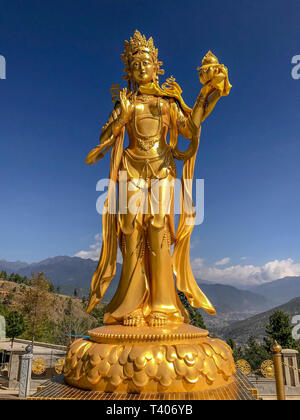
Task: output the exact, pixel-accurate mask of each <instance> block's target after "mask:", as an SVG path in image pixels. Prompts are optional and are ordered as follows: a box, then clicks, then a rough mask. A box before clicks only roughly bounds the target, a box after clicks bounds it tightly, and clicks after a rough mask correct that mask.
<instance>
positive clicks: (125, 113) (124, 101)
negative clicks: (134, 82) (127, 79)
mask: <svg viewBox="0 0 300 420" xmlns="http://www.w3.org/2000/svg"><path fill="white" fill-rule="evenodd" d="M120 105H121V114H120V118H121V119H122V120H123V121H124V122H125V124H126V123H127V122H128V121H129V120H130V118H131V115H132V112H133V109H134V105H133V104H132V103H131V102H130V100H129V99H128V97H127V89H126V88H125V89H122V90H121V91H120Z"/></svg>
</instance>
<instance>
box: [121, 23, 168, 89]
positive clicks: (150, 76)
mask: <svg viewBox="0 0 300 420" xmlns="http://www.w3.org/2000/svg"><path fill="white" fill-rule="evenodd" d="M121 57H122V60H123V61H124V63H125V69H124V72H125V73H126V75H125V76H124V77H123V78H124V79H125V80H128V84H129V89H131V83H132V84H133V89H136V87H137V85H138V86H139V85H144V84H147V83H150V82H155V83H158V76H159V74H164V70H162V69H160V66H161V65H162V62H161V61H158V49H157V48H155V46H154V43H153V39H152V37H150V38H149V39H148V40H147V39H146V37H145V35H142V34H141V33H140V32H139V31H138V30H136V31H135V33H134V35H133V37H131V38H130V41H125V43H124V54H121Z"/></svg>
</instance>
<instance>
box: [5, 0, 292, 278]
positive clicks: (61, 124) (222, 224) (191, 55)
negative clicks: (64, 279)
mask: <svg viewBox="0 0 300 420" xmlns="http://www.w3.org/2000/svg"><path fill="white" fill-rule="evenodd" d="M149 4H150V3H149V2H146V1H143V0H140V1H135V0H130V1H126V0H116V1H91V0H87V1H72V2H71V1H56V0H54V1H51V2H50V1H32V0H27V1H26V2H25V1H10V2H4V4H3V2H2V5H1V8H0V54H1V55H3V56H4V57H5V59H6V64H7V79H6V80H0V93H1V94H0V110H1V114H0V115H1V117H0V118H1V120H0V121H1V135H0V141H1V165H0V173H1V178H0V179H1V218H0V238H1V241H0V258H4V259H7V260H22V261H28V262H32V261H39V260H41V259H44V258H47V257H52V256H56V255H74V254H76V253H78V252H80V251H90V246H91V245H93V244H94V248H92V249H94V250H95V239H94V237H95V235H96V234H97V233H99V232H100V231H101V220H100V216H99V215H98V213H97V212H96V208H95V203H96V199H97V197H98V196H99V192H97V191H96V189H95V186H96V182H97V181H98V180H99V179H100V178H102V177H106V176H107V174H108V168H109V158H108V155H107V156H106V159H105V160H103V161H101V163H100V164H98V165H94V166H87V165H85V163H84V160H85V156H86V154H87V153H88V152H89V150H90V149H91V148H93V147H94V146H95V145H96V144H97V142H98V137H99V132H100V128H101V126H102V125H103V124H104V123H105V121H106V119H107V117H108V114H109V112H110V110H111V108H112V102H111V95H110V93H109V90H110V87H111V84H112V83H120V82H121V83H122V79H121V78H122V75H123V63H122V61H121V58H120V54H121V53H122V52H123V42H124V40H125V39H129V37H130V36H131V35H132V34H133V32H134V30H135V29H139V30H140V31H141V32H142V33H145V35H146V36H147V37H149V36H153V38H154V42H155V45H156V47H157V48H158V49H159V57H160V59H161V60H162V61H163V62H164V66H163V68H164V69H165V76H162V78H161V82H162V81H163V80H164V79H165V77H168V76H170V75H174V77H175V78H176V81H177V82H178V83H179V84H180V85H181V87H182V89H183V97H184V99H185V101H186V103H187V104H189V105H190V106H192V105H193V102H194V100H195V99H196V97H197V95H198V93H199V90H200V83H199V80H198V75H197V72H196V68H197V66H199V65H200V64H201V59H202V57H203V55H204V54H205V53H206V52H207V51H208V50H209V49H211V50H212V51H213V52H214V53H215V54H216V55H217V56H218V57H219V60H220V62H222V63H224V64H225V65H226V66H228V68H229V77H230V81H231V83H232V85H233V88H232V91H231V93H230V95H229V96H228V97H226V98H223V99H222V100H221V101H220V102H219V103H218V104H217V106H216V108H215V110H214V112H213V114H212V115H211V116H210V117H209V118H208V119H207V120H206V121H205V123H204V124H203V129H202V135H201V143H200V150H199V154H198V158H197V163H196V170H195V176H196V177H197V178H204V179H205V220H204V223H203V224H202V225H200V226H198V227H196V228H195V230H194V233H193V237H192V249H191V255H192V259H193V261H194V267H195V270H198V271H199V275H201V274H203V276H204V275H206V277H207V278H212V277H213V276H214V275H215V276H216V279H221V277H222V275H224V273H225V271H224V270H226V269H227V275H233V276H235V275H236V276H238V275H240V277H241V276H242V275H243V274H242V273H244V275H245V276H246V277H245V278H247V275H248V274H246V273H248V272H249V270H250V271H251V273H252V274H251V275H254V276H255V273H257V272H259V278H260V280H261V281H264V276H265V279H267V280H270V278H271V277H270V275H269V274H268V273H269V271H268V270H269V268H270V266H266V264H268V263H273V265H272V264H271V265H272V267H271V268H270V270H271V272H272V276H273V277H274V276H275V278H276V276H277V274H278V275H279V277H280V276H283V275H285V274H286V273H290V275H292V274H298V272H299V274H300V265H299V263H300V246H299V245H300V235H299V233H300V229H299V228H300V221H299V208H300V193H299V185H300V165H299V156H300V141H299V133H300V119H299V99H300V79H299V80H294V79H293V78H292V77H291V70H292V67H293V66H292V64H291V60H292V57H293V56H295V55H299V54H300V45H299V38H300V36H299V35H300V29H299V28H300V27H299V15H300V3H299V1H297V0H288V1H282V0H281V1H279V0H263V1H248V0H227V1H219V0H215V1H214V2H207V1H206V2H203V1H189V2H188V3H187V2H183V1H176V2H175V1H161V2H160V3H159V4H156V5H155V7H153V5H151V4H150V6H149ZM224 258H227V260H226V261H227V263H226V264H227V265H226V264H225V263H224V261H225V260H224V261H223V264H222V262H221V263H220V265H217V266H215V265H214V264H215V262H216V261H221V260H223V259H224ZM228 258H229V259H230V260H228ZM274 261H275V263H274ZM276 261H277V263H276ZM239 266H241V268H237V267H239ZM245 266H247V267H254V269H253V268H252V269H250V268H245ZM243 267H244V268H243ZM263 267H265V269H263ZM268 267H269V268H268ZM201 270H202V271H201ZM217 270H219V271H220V272H218V271H217ZM230 270H231V271H230ZM234 270H235V271H234ZM237 270H238V271H237ZM243 270H244V271H243ZM257 270H258V271H257ZM259 270H260V271H259ZM274 270H275V271H274ZM276 270H277V271H276ZM221 271H222V273H223V274H222V273H221ZM237 272H238V273H240V274H237ZM205 273H206V274H205ZM218 276H219V277H218ZM273 277H272V278H273ZM267 280H266V281H267Z"/></svg>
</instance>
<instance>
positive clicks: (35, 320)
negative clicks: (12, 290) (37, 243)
mask: <svg viewBox="0 0 300 420" xmlns="http://www.w3.org/2000/svg"><path fill="white" fill-rule="evenodd" d="M49 289H50V285H49V282H48V281H47V280H46V278H45V275H44V273H38V274H37V275H34V274H32V278H31V279H30V287H28V288H26V289H25V290H24V294H23V299H24V300H23V313H24V317H25V322H26V326H27V329H26V332H25V335H24V338H27V339H29V340H32V342H34V340H42V339H43V337H44V329H45V325H46V324H47V323H48V321H49V319H50V318H51V311H50V308H51V303H52V300H53V296H52V295H51V294H50V293H49Z"/></svg>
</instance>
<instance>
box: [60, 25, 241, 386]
mask: <svg viewBox="0 0 300 420" xmlns="http://www.w3.org/2000/svg"><path fill="white" fill-rule="evenodd" d="M121 57H122V59H123V61H124V63H125V70H124V71H125V73H126V75H125V76H124V79H125V80H127V82H128V87H127V88H124V89H121V90H119V89H118V86H116V85H114V86H113V87H112V90H111V92H112V94H113V100H114V101H115V106H114V109H113V110H112V113H111V115H110V117H109V120H108V122H107V123H106V124H105V126H104V127H103V128H102V132H101V136H100V145H98V146H96V148H95V149H93V150H92V151H91V152H90V153H89V154H88V156H87V159H86V163H87V164H94V163H96V162H97V161H99V160H100V159H102V158H103V156H104V155H105V153H106V152H107V151H109V150H110V149H111V163H110V176H109V177H110V184H109V188H108V194H107V199H106V202H105V206H104V212H103V217H102V224H103V245H102V251H101V255H100V260H99V264H98V267H97V269H96V271H95V273H94V275H93V278H92V283H91V292H90V301H89V305H88V309H87V311H88V312H90V311H91V310H92V309H93V308H94V307H95V305H96V304H97V303H99V302H100V301H101V299H102V298H103V296H104V294H105V291H106V290H107V288H108V286H109V284H110V281H111V280H112V278H113V277H114V275H115V272H116V260H117V246H118V242H119V246H120V249H121V252H122V256H123V266H122V273H121V278H120V281H119V285H118V288H117V290H116V292H115V295H114V297H113V298H112V300H111V302H110V303H109V304H108V306H107V309H106V314H105V317H104V324H105V326H104V327H101V328H98V329H95V330H93V331H89V335H90V339H89V340H86V339H81V340H77V341H76V342H75V343H74V344H73V345H72V346H71V348H70V350H69V354H68V357H67V360H66V367H65V378H66V381H67V382H68V383H69V384H72V385H75V386H79V387H82V388H87V389H93V390H102V391H103V390H105V391H108V392H124V391H126V392H144V391H147V392H167V391H168V392H169V391H172V392H174V391H175V392H176V391H185V390H187V389H194V390H196V391H197V390H200V389H205V388H206V387H208V386H211V387H218V386H224V385H227V384H229V383H230V382H232V375H233V373H234V370H235V368H234V363H233V359H232V356H231V351H230V349H229V347H228V346H227V345H226V344H225V343H223V342H221V341H220V340H218V339H212V338H209V337H208V331H206V330H201V329H199V328H195V327H192V326H191V325H189V317H188V314H187V311H186V310H185V308H184V306H183V305H182V303H181V301H180V299H179V296H178V293H177V290H178V291H181V292H183V293H184V294H185V296H186V297H187V299H188V301H189V303H190V304H191V305H192V306H193V307H197V308H198V307H201V308H203V309H204V310H205V311H207V312H208V313H209V314H215V310H214V307H213V305H212V304H211V302H210V301H209V300H208V298H207V297H206V296H205V295H204V293H203V292H202V291H201V290H200V289H199V287H198V285H197V283H196V281H195V279H194V276H193V273H192V269H191V265H190V257H189V244H190V237H191V233H192V230H193V226H194V221H195V211H194V209H193V207H192V209H191V206H186V205H185V204H186V202H188V201H189V202H190V203H191V190H190V189H189V188H188V187H187V185H190V186H191V182H192V179H193V173H194V165H195V159H196V153H197V150H198V146H199V138H200V131H201V124H202V122H203V121H204V120H205V118H206V117H207V116H208V115H209V114H210V112H211V111H212V110H213V108H214V106H215V105H216V103H217V101H218V100H219V99H220V97H221V96H224V95H228V94H229V91H230V88H231V85H230V83H229V80H228V74H227V68H226V67H225V66H224V65H222V64H219V62H218V59H217V57H216V56H215V55H214V54H212V53H211V52H210V51H209V52H208V53H207V54H206V56H205V57H204V59H203V60H202V66H201V67H200V68H198V71H199V78H200V81H201V83H203V87H202V89H201V91H200V94H199V96H198V97H197V99H196V102H195V104H194V107H193V109H191V108H189V107H188V106H187V105H186V104H185V103H184V101H183V99H182V97H181V93H182V90H181V89H180V86H179V85H178V84H177V83H176V82H175V79H174V78H173V77H170V78H169V79H167V81H166V82H165V83H164V84H162V86H161V87H160V85H159V80H158V78H159V75H161V74H163V73H164V71H163V70H162V69H161V68H160V67H161V65H162V62H161V61H159V60H158V50H157V49H156V48H155V47H154V44H153V40H152V38H149V39H148V40H147V39H146V38H145V36H143V35H141V34H140V32H139V31H135V33H134V36H133V37H132V38H130V41H129V42H128V41H125V50H124V54H122V56H121ZM125 130H126V132H127V134H128V137H129V146H128V147H127V148H125V149H124V147H123V142H124V134H125ZM179 134H180V135H182V136H183V137H185V138H186V139H187V140H189V146H188V147H187V149H186V151H184V152H183V151H180V150H179V148H178V135H179ZM168 135H169V141H167V136H168ZM174 159H178V160H181V161H184V166H183V174H182V181H181V200H180V208H181V213H180V219H179V224H178V228H177V231H176V234H175V228H174V181H175V179H176V176H177V174H176V164H175V161H174ZM116 184H118V185H119V190H118V191H119V194H118V197H119V200H118V202H119V208H118V209H117V210H116V204H115V192H116V191H115V185H116ZM124 191H125V193H124ZM124 197H125V198H124ZM124 200H125V201H124ZM120 204H122V209H121V207H120ZM187 207H188V208H187ZM124 210H125V211H124ZM171 245H174V249H173V253H172V252H171ZM174 276H175V279H176V285H175V281H174ZM176 289H177V290H176Z"/></svg>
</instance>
